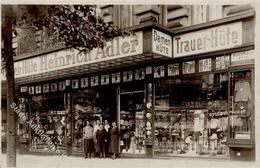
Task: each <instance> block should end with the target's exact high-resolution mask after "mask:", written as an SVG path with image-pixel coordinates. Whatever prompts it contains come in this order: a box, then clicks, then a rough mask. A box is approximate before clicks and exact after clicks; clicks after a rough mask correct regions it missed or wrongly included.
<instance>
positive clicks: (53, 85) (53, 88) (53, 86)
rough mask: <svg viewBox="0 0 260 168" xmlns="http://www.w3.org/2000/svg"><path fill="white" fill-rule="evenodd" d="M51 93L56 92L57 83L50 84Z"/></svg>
mask: <svg viewBox="0 0 260 168" xmlns="http://www.w3.org/2000/svg"><path fill="white" fill-rule="evenodd" d="M51 91H52V92H56V91H58V85H57V83H51Z"/></svg>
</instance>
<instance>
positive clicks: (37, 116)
mask: <svg viewBox="0 0 260 168" xmlns="http://www.w3.org/2000/svg"><path fill="white" fill-rule="evenodd" d="M54 102H55V103H54ZM30 107H31V110H30V119H31V121H32V122H33V124H34V125H37V127H39V128H40V129H41V130H43V131H44V134H46V135H48V136H49V137H50V138H51V142H52V143H53V144H54V145H55V148H56V149H59V150H66V113H65V109H64V107H65V106H64V94H63V93H57V92H55V93H49V94H44V95H33V96H31V101H30ZM31 149H32V150H46V151H48V150H49V149H50V145H48V144H47V142H46V141H44V140H43V139H42V138H41V137H40V135H39V134H38V133H37V132H35V131H34V130H33V129H31Z"/></svg>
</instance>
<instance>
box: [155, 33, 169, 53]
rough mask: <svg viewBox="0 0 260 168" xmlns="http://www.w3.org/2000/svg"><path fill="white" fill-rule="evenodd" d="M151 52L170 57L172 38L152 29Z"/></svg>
mask: <svg viewBox="0 0 260 168" xmlns="http://www.w3.org/2000/svg"><path fill="white" fill-rule="evenodd" d="M152 36H153V39H152V43H153V44H152V46H153V52H154V53H156V54H161V55H164V56H167V57H172V36H170V35H168V34H165V33H162V32H160V31H158V30H155V29H153V32H152Z"/></svg>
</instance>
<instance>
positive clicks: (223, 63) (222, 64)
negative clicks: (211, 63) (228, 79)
mask: <svg viewBox="0 0 260 168" xmlns="http://www.w3.org/2000/svg"><path fill="white" fill-rule="evenodd" d="M229 65H230V57H229V56H222V57H216V70H221V69H227V68H228V67H229Z"/></svg>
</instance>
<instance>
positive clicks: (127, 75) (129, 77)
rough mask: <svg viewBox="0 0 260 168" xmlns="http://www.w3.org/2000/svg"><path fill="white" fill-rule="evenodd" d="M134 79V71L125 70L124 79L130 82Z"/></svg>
mask: <svg viewBox="0 0 260 168" xmlns="http://www.w3.org/2000/svg"><path fill="white" fill-rule="evenodd" d="M132 80H133V72H132V71H126V72H123V81H124V82H129V81H132Z"/></svg>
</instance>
